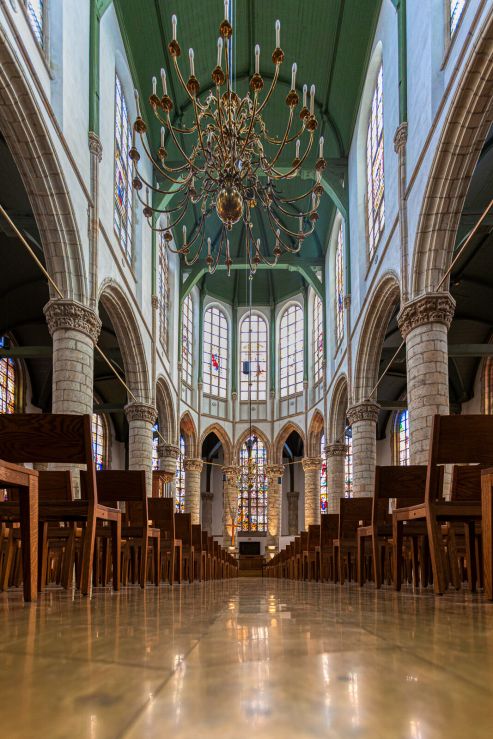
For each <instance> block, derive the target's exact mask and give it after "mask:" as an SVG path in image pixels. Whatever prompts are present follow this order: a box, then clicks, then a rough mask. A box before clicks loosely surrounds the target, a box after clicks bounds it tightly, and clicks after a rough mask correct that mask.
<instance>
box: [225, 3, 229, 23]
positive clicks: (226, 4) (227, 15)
mask: <svg viewBox="0 0 493 739" xmlns="http://www.w3.org/2000/svg"><path fill="white" fill-rule="evenodd" d="M224 17H225V19H226V20H229V0H224Z"/></svg>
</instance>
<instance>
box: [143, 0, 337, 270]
mask: <svg viewBox="0 0 493 739" xmlns="http://www.w3.org/2000/svg"><path fill="white" fill-rule="evenodd" d="M228 6H229V1H228V0H226V1H225V3H224V9H225V18H224V20H223V21H222V23H221V25H220V27H219V38H218V41H217V64H216V66H215V67H214V69H213V70H212V75H211V77H212V83H213V85H212V86H210V87H208V88H207V90H206V91H205V92H204V98H205V99H204V100H203V101H201V100H200V97H199V93H200V83H199V80H198V79H197V77H196V76H195V60H194V51H193V49H190V50H189V52H188V56H189V64H190V74H189V76H188V80H186V81H185V79H184V77H183V74H182V71H181V69H180V65H179V58H180V56H181V53H182V52H181V48H180V45H179V43H178V38H177V18H176V16H175V15H173V17H172V29H173V37H172V40H171V42H170V43H169V45H168V50H169V53H170V56H171V58H172V60H173V63H174V67H175V70H176V75H177V77H178V80H179V82H180V84H181V86H182V87H183V89H184V91H185V92H186V95H187V97H188V99H189V100H190V103H191V107H192V109H193V119H192V120H191V122H190V125H189V126H188V127H184V126H182V125H180V126H177V125H174V123H173V119H172V111H173V107H174V103H173V100H172V99H171V97H170V96H169V94H168V87H167V78H166V72H165V70H164V69H161V84H162V95H161V97H159V96H158V94H157V80H156V78H155V77H154V78H153V80H152V94H151V96H150V97H149V103H150V106H151V107H152V110H153V112H154V115H155V116H156V118H157V119H158V121H159V122H160V124H161V141H160V146H159V148H158V150H157V153H156V155H153V154H152V152H151V151H150V149H149V146H148V144H147V141H146V138H145V136H144V134H145V133H146V130H147V126H146V123H145V121H144V120H143V118H142V115H141V110H140V105H139V96H138V93H137V92H136V101H137V118H136V120H135V123H134V125H133V144H132V148H131V150H130V152H129V156H130V159H131V160H132V168H133V187H134V188H135V190H136V191H137V194H138V197H139V200H140V202H141V203H142V204H143V205H144V211H143V212H144V215H145V217H146V218H147V219H148V222H149V224H150V226H151V228H153V229H154V230H156V231H162V232H163V233H164V239H165V241H166V243H167V245H168V248H169V249H170V250H171V251H174V252H175V253H176V252H177V253H179V254H183V256H184V259H185V263H186V265H187V266H191V265H193V264H194V263H195V262H197V260H198V259H199V258H200V257H201V255H205V261H206V264H207V266H208V269H209V272H210V273H211V274H213V273H214V272H215V271H216V269H217V266H218V264H219V263H220V262H221V261H223V262H224V264H225V266H226V269H227V271H228V274H230V270H231V266H232V264H233V259H232V256H231V249H230V240H229V234H230V232H231V230H232V229H233V227H234V226H235V224H239V225H238V228H242V234H241V238H244V244H245V253H246V256H245V259H248V265H249V269H250V275H251V276H253V274H255V272H256V269H257V267H258V265H259V264H261V263H263V264H266V265H269V266H274V265H276V264H277V262H278V260H279V258H280V257H281V255H282V254H283V253H286V252H289V253H292V254H296V253H298V252H299V251H300V249H301V247H302V244H303V241H304V239H306V238H307V236H309V235H310V234H312V233H313V231H314V229H315V225H316V221H317V219H318V212H317V211H318V207H319V204H320V198H321V195H322V193H323V188H322V184H321V178H322V172H323V170H324V168H325V164H326V163H325V159H324V157H323V146H324V140H323V137H320V139H319V150H318V157H317V159H316V161H315V172H314V182H313V185H312V187H310V189H308V190H305V191H304V192H296V194H295V195H293V194H292V188H291V192H290V193H289V194H287V193H283V191H282V187H283V183H284V182H286V181H288V180H294V179H296V178H299V179H301V177H300V173H301V170H302V167H303V165H304V164H305V162H306V160H307V158H308V156H309V154H310V152H311V149H312V146H313V143H314V138H315V130H316V128H317V119H316V118H315V114H314V110H315V85H312V86H311V88H310V94H309V99H308V88H307V86H306V85H304V86H303V94H302V102H301V107H300V108H299V112H298V114H297V110H298V106H299V105H300V97H299V95H298V92H297V91H296V72H297V66H296V64H293V66H292V70H291V88H290V90H289V92H288V94H287V96H286V101H285V102H286V106H287V109H288V113H287V122H286V127H285V130H284V134H283V135H282V137H281V136H280V137H276V136H273V135H270V134H269V131H268V128H267V126H266V123H265V121H264V117H263V112H264V111H265V110H266V107H267V105H268V103H269V100H270V99H271V96H272V94H273V92H274V90H275V88H276V85H277V82H278V79H279V71H280V67H281V64H282V62H283V59H284V53H283V51H282V49H281V46H280V35H281V24H280V22H279V21H276V23H275V34H276V48H275V49H274V51H273V53H272V62H273V64H274V74H273V77H272V81H271V84H270V87H269V88H268V89H267V91H266V92H264V93H263V92H262V91H263V89H264V80H263V78H262V76H261V74H260V46H259V45H258V44H257V45H256V47H255V72H254V74H253V75H252V77H251V78H250V82H249V91H248V92H247V93H246V95H245V96H244V97H243V98H241V97H240V96H239V95H238V93H237V92H236V91H235V89H234V84H233V76H232V73H231V57H232V54H231V44H232V38H233V28H232V26H231V23H230V21H229V19H228ZM223 62H224V67H223ZM292 129H294V131H293V130H292ZM136 134H138V135H140V137H141V141H142V146H143V149H144V151H145V153H146V156H147V157H148V158H149V159H150V161H151V162H152V165H153V167H154V171H155V172H157V175H158V178H159V180H160V182H158V183H157V184H156V186H153V185H152V184H150V183H148V182H146V180H145V179H144V177H143V176H142V173H141V172H140V171H139V166H138V163H139V159H140V155H139V152H138V151H137V149H136V147H135V136H136ZM169 138H170V139H171V141H172V142H173V144H174V146H175V148H176V150H177V151H178V153H179V157H180V161H179V162H177V163H176V162H170V161H168V152H167V150H166V147H165V144H166V143H167V141H168V139H169ZM185 142H186V143H185ZM281 155H284V161H285V162H286V161H287V162H288V166H280V160H281ZM143 186H146V188H147V192H148V193H149V190H150V191H152V192H154V193H156V195H157V196H162V197H161V198H158V197H155V198H154V200H153V205H150V204H149V202H145V199H143V198H142V197H141V194H140V191H141V190H142V188H143ZM304 187H306V185H305V186H304ZM148 199H149V198H148V196H147V200H148ZM158 200H160V201H161V202H165V203H169V206H167V207H162V206H161V207H156V206H155V205H154V203H157V202H158ZM254 208H259V209H261V210H262V211H263V215H264V220H265V222H266V223H267V224H268V227H269V230H270V232H271V235H270V234H269V232H268V231H267V229H264V232H263V239H261V238H259V237H258V236H257V234H256V233H255V227H254V223H253V219H252V211H253V209H254ZM190 209H193V210H194V211H195V213H198V214H199V215H198V218H197V223H196V226H195V227H194V229H193V231H192V233H191V234H190V237H187V228H186V226H185V225H183V226H182V245H181V246H180V245H179V244H178V239H175V241H173V235H172V231H173V229H174V228H176V227H177V226H178V225H179V224H180V223H181V222H182V221H183V220H184V219H185V217H186V215H187V213H188V212H189V210H190ZM162 214H165V215H166V216H167V218H166V225H165V226H164V227H161V218H160V216H161V215H162ZM216 215H217V217H218V218H219V222H220V228H219V231H218V236H217V238H215V239H214V243H212V241H211V238H210V237H209V238H206V233H207V231H206V223H207V221H208V219H210V218H215V216H216ZM240 224H241V225H240ZM266 234H267V235H266ZM242 261H243V260H242Z"/></svg>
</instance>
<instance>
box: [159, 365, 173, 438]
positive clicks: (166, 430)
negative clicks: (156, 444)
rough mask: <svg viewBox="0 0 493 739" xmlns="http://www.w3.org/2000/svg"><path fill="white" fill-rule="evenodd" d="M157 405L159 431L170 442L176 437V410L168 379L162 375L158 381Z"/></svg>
mask: <svg viewBox="0 0 493 739" xmlns="http://www.w3.org/2000/svg"><path fill="white" fill-rule="evenodd" d="M156 407H157V413H158V422H159V431H160V432H161V434H162V435H163V436H164V438H165V439H166V441H167V442H168V443H169V444H174V443H175V439H176V411H175V405H174V402H173V396H172V394H171V390H170V387H169V385H168V382H167V380H166V379H165V378H164V377H163V376H162V375H161V376H160V377H158V379H157V382H156Z"/></svg>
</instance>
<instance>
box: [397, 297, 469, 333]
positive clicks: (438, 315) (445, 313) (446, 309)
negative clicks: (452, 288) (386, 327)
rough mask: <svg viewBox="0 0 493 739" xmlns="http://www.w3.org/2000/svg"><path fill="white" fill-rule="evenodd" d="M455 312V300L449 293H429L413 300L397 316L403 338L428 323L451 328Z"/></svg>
mask: <svg viewBox="0 0 493 739" xmlns="http://www.w3.org/2000/svg"><path fill="white" fill-rule="evenodd" d="M454 311H455V300H454V299H453V297H452V296H451V294H450V293H449V292H441V293H429V294H428V295H420V296H419V297H418V298H415V299H414V300H411V301H410V302H409V303H406V305H405V306H404V307H403V308H402V310H401V311H400V313H399V315H398V316H397V323H398V324H399V329H400V331H401V334H402V337H403V338H404V339H405V338H407V335H408V334H409V333H410V332H411V331H412V330H413V329H415V328H418V326H423V325H425V324H427V323H443V324H444V325H445V326H446V327H447V329H448V328H450V324H451V323H452V318H453V316H454Z"/></svg>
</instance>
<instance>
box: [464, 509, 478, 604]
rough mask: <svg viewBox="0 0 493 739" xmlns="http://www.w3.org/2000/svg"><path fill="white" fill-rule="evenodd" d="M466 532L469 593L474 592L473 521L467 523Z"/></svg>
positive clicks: (474, 529)
mask: <svg viewBox="0 0 493 739" xmlns="http://www.w3.org/2000/svg"><path fill="white" fill-rule="evenodd" d="M465 530H466V552H467V579H468V580H469V590H470V591H471V593H475V592H476V579H477V574H476V547H475V543H474V542H475V538H476V524H475V522H474V521H468V522H467V524H466V527H465Z"/></svg>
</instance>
